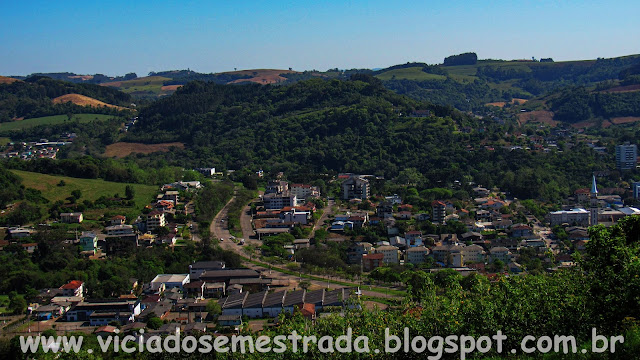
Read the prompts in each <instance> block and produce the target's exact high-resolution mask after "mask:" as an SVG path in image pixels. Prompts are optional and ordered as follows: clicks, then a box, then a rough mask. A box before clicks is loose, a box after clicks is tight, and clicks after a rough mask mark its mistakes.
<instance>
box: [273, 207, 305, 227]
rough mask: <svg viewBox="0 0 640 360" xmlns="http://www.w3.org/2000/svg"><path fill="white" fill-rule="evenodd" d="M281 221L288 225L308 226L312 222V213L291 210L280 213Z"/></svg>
mask: <svg viewBox="0 0 640 360" xmlns="http://www.w3.org/2000/svg"><path fill="white" fill-rule="evenodd" d="M280 219H281V220H282V221H284V222H286V223H294V224H300V225H307V224H308V223H309V220H311V212H309V211H298V210H296V209H291V210H287V211H282V212H280Z"/></svg>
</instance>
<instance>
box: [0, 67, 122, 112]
mask: <svg viewBox="0 0 640 360" xmlns="http://www.w3.org/2000/svg"><path fill="white" fill-rule="evenodd" d="M65 94H80V95H84V96H88V97H91V98H94V99H97V100H100V101H102V102H105V103H107V104H111V105H118V106H129V105H130V104H131V96H130V95H128V94H125V93H123V92H121V91H118V90H116V89H111V88H108V87H104V86H99V85H93V84H73V83H69V82H65V81H60V80H53V79H51V78H47V77H37V76H35V77H30V78H28V79H26V80H25V81H15V82H13V83H11V84H0V122H6V121H11V120H13V119H16V118H33V117H42V116H49V115H60V114H68V113H75V114H79V113H104V114H115V113H118V110H117V109H114V108H106V107H85V106H78V105H73V104H71V103H62V104H54V103H53V102H52V100H53V99H54V98H57V97H59V96H62V95H65Z"/></svg>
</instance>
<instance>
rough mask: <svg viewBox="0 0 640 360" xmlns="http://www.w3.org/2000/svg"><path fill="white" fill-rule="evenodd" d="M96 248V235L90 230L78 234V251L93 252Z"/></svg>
mask: <svg viewBox="0 0 640 360" xmlns="http://www.w3.org/2000/svg"><path fill="white" fill-rule="evenodd" d="M97 248H98V236H97V235H96V234H95V233H92V232H84V231H83V232H82V235H81V236H80V251H82V252H85V251H87V252H92V253H94V254H95V251H96V249H97Z"/></svg>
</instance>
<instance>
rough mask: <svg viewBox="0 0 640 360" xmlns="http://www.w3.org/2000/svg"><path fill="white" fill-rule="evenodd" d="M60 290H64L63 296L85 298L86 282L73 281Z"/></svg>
mask: <svg viewBox="0 0 640 360" xmlns="http://www.w3.org/2000/svg"><path fill="white" fill-rule="evenodd" d="M60 290H62V293H61V295H62V296H78V297H84V292H85V288H84V282H82V281H80V280H71V281H69V282H68V283H66V284H64V285H62V286H60Z"/></svg>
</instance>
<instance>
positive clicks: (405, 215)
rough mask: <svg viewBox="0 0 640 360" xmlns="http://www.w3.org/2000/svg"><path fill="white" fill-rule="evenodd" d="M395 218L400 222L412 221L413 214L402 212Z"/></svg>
mask: <svg viewBox="0 0 640 360" xmlns="http://www.w3.org/2000/svg"><path fill="white" fill-rule="evenodd" d="M394 217H395V218H396V219H400V220H411V217H412V214H411V211H400V212H398V213H396V214H395V215H394Z"/></svg>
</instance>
